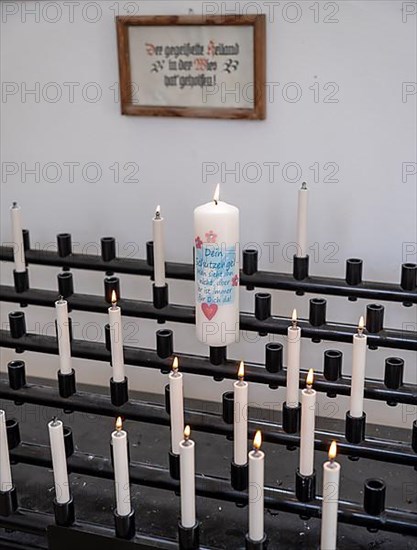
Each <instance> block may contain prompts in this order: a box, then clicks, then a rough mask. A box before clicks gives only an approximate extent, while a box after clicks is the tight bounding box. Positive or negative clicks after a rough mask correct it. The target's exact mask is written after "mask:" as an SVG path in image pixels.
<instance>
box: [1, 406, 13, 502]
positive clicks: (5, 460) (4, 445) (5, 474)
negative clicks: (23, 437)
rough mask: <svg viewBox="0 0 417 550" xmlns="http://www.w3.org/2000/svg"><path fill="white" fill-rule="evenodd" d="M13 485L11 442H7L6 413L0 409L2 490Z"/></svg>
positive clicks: (6, 489) (3, 491)
mask: <svg viewBox="0 0 417 550" xmlns="http://www.w3.org/2000/svg"><path fill="white" fill-rule="evenodd" d="M12 487H13V482H12V471H11V468H10V457H9V444H8V442H7V427H6V413H5V411H2V410H0V491H1V492H2V493H5V492H6V491H10V489H11V488H12Z"/></svg>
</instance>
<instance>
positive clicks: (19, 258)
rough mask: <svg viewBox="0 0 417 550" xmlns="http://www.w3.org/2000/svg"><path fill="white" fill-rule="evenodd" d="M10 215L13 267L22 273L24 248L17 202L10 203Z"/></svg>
mask: <svg viewBox="0 0 417 550" xmlns="http://www.w3.org/2000/svg"><path fill="white" fill-rule="evenodd" d="M10 216H11V221H12V239H13V259H14V268H15V271H16V272H17V273H23V272H24V271H26V265H25V250H24V247H23V233H22V210H21V208H20V206H19V205H18V204H17V202H14V203H13V204H12V206H11V208H10Z"/></svg>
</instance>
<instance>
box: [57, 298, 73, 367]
mask: <svg viewBox="0 0 417 550" xmlns="http://www.w3.org/2000/svg"><path fill="white" fill-rule="evenodd" d="M55 311H56V324H57V333H58V350H59V370H60V371H61V373H62V374H71V371H72V361H71V341H70V332H69V319H68V304H67V301H66V300H63V299H62V298H61V299H60V300H57V301H56V302H55Z"/></svg>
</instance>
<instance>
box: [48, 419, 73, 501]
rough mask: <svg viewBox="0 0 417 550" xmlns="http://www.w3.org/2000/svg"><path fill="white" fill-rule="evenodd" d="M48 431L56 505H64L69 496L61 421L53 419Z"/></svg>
mask: <svg viewBox="0 0 417 550" xmlns="http://www.w3.org/2000/svg"><path fill="white" fill-rule="evenodd" d="M48 431H49V441H50V445H51V455H52V468H53V472H54V482H55V498H56V501H57V503H58V504H65V503H67V502H68V501H69V500H70V499H71V495H70V489H69V482H68V471H67V457H66V454H65V443H64V426H63V424H62V422H61V420H58V419H57V418H53V419H52V420H51V421H50V422H49V424H48Z"/></svg>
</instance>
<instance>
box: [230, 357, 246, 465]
mask: <svg viewBox="0 0 417 550" xmlns="http://www.w3.org/2000/svg"><path fill="white" fill-rule="evenodd" d="M237 375H238V378H239V380H237V382H235V383H234V384H233V386H234V415H233V422H234V438H233V446H234V454H233V457H234V458H233V461H234V463H235V464H238V465H240V466H242V465H244V464H247V461H248V412H247V411H248V383H247V382H245V380H244V376H245V367H244V363H243V361H241V362H240V366H239V371H238V374H237Z"/></svg>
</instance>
